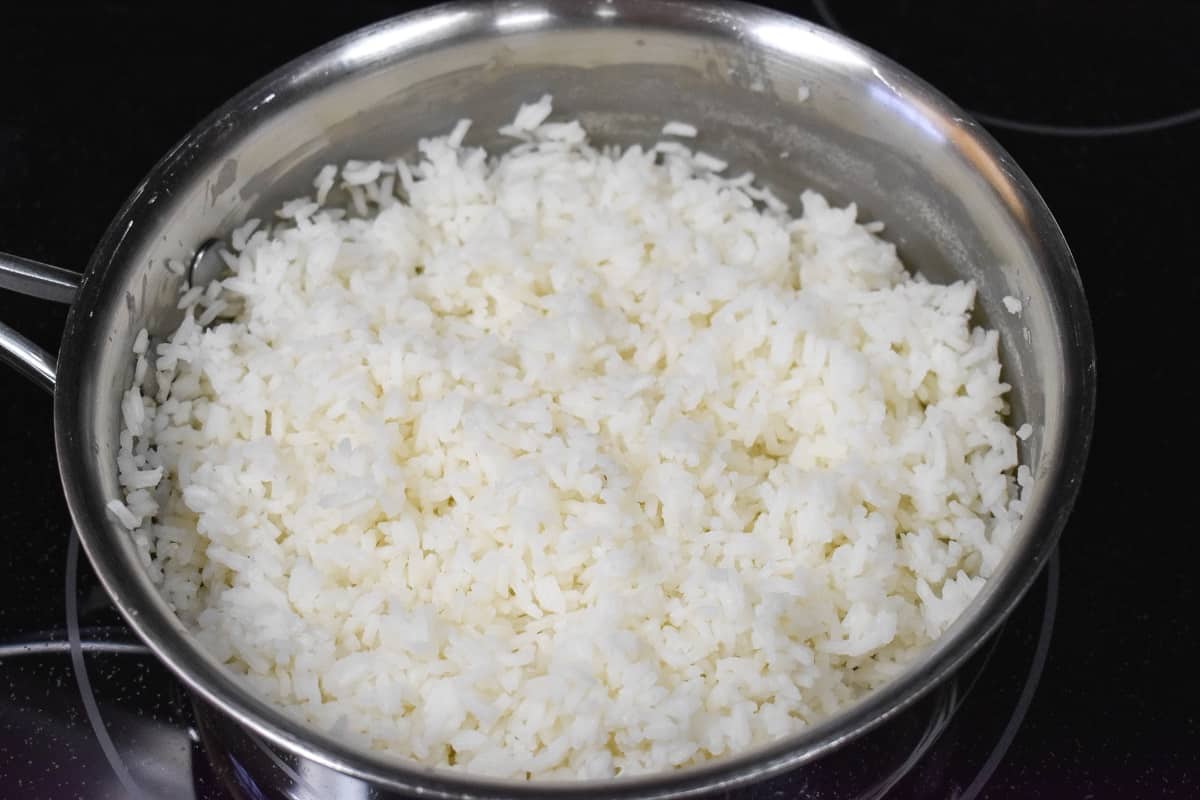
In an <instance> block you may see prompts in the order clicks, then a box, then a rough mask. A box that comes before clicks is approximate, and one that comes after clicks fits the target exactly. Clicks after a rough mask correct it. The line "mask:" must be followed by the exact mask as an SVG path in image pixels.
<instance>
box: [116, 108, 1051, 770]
mask: <svg viewBox="0 0 1200 800" xmlns="http://www.w3.org/2000/svg"><path fill="white" fill-rule="evenodd" d="M550 111H551V109H550V101H549V98H543V99H542V100H541V101H539V102H538V103H533V104H530V105H527V106H524V107H522V108H521V110H520V112H519V113H518V114H517V116H516V119H515V121H514V122H513V123H512V125H510V126H508V127H506V128H505V129H504V130H505V131H507V132H508V133H510V134H511V135H513V136H515V137H517V138H518V139H520V140H521V143H520V144H518V146H517V147H516V148H515V149H514V150H512V151H511V152H509V153H507V154H505V155H504V156H502V157H500V158H499V159H492V160H489V159H488V157H487V155H486V154H485V153H484V152H483V151H481V150H479V149H475V148H470V147H464V146H463V145H462V139H463V136H464V135H465V134H466V133H467V124H466V123H463V124H460V125H459V126H458V127H456V128H455V129H454V132H453V133H451V134H450V135H449V136H447V137H443V138H438V139H430V140H427V141H424V142H422V143H421V145H420V153H421V156H420V160H419V162H418V163H412V164H406V163H402V162H401V163H386V162H351V163H349V164H347V165H345V166H344V167H342V168H341V169H340V170H339V169H336V168H333V167H326V168H325V169H323V170H322V171H321V172H320V174H319V175H318V176H317V178H316V180H315V182H314V197H304V198H299V199H297V200H295V201H292V202H290V203H288V204H286V205H285V206H284V207H283V208H282V209H281V210H280V212H279V215H278V216H279V219H278V220H276V221H275V222H274V223H273V224H268V225H260V224H259V223H257V222H253V221H252V222H251V223H247V224H246V225H245V226H244V227H241V228H239V229H238V230H237V231H235V232H234V233H233V236H232V245H233V252H232V253H231V254H230V257H229V259H228V260H229V262H230V265H231V274H230V275H229V277H227V278H225V279H224V280H222V281H220V282H219V284H217V285H215V288H210V289H208V290H203V289H201V287H194V288H190V289H186V290H185V291H184V292H183V295H182V298H181V303H182V305H183V306H184V307H185V308H186V309H187V317H186V318H185V320H184V322H183V324H182V325H181V326H180V327H179V329H178V330H176V331H175V332H174V333H173V334H171V335H170V336H169V337H168V338H167V339H166V340H165V341H162V342H161V343H158V344H157V345H152V346H151V348H150V350H149V352H147V353H146V354H145V355H143V354H142V351H143V350H145V347H146V341H145V339H144V337H142V336H139V337H138V341H137V343H136V344H135V352H136V353H137V356H136V360H137V373H138V375H145V374H147V373H148V372H153V375H152V376H148V378H147V383H146V385H147V386H154V387H156V388H155V390H154V391H153V392H152V393H150V392H149V390H147V393H146V394H143V391H142V386H141V385H140V384H139V385H135V386H133V387H132V388H131V389H130V390H129V392H128V394H127V396H126V398H125V401H124V403H123V404H122V413H123V415H124V421H125V430H124V432H123V433H122V434H121V442H120V455H119V457H118V467H119V474H120V480H121V483H122V486H123V487H124V490H125V496H124V497H123V498H121V499H114V500H113V502H112V503H111V504H110V506H109V507H110V509H111V510H112V513H113V514H114V516H115V517H116V518H117V519H118V520H119V521H120V522H122V523H123V524H125V525H126V527H128V528H130V529H131V532H132V536H133V538H134V540H135V542H136V543H137V545H138V548H139V550H140V552H141V554H142V557H143V560H144V562H145V565H146V569H147V570H148V571H149V572H150V574H151V575H152V576H153V579H154V580H155V581H156V582H157V584H158V585H159V587H160V588H161V591H162V594H163V596H164V597H165V598H166V599H167V600H168V601H169V603H170V604H171V606H172V607H173V608H174V609H175V610H176V611H177V612H178V614H179V615H180V617H181V618H182V619H183V620H184V621H185V623H186V624H187V625H188V626H189V627H190V628H191V629H192V630H193V631H195V633H196V635H197V636H198V637H199V639H200V640H201V642H202V643H203V645H204V646H205V647H206V648H208V649H209V650H210V651H211V652H212V653H213V654H215V656H216V657H217V658H219V659H220V660H221V661H223V662H224V663H226V664H227V665H228V666H229V668H230V669H231V670H233V671H234V672H236V673H237V674H238V675H240V676H242V677H243V678H244V680H245V681H246V682H247V683H248V684H249V685H250V686H252V687H253V688H254V689H255V690H257V691H258V692H261V693H262V694H263V695H264V696H267V697H269V698H271V699H272V700H273V701H274V702H275V703H277V704H279V705H280V706H282V707H284V708H286V709H287V710H288V711H289V712H291V713H293V714H294V715H296V716H297V717H299V718H302V719H305V720H308V721H309V722H310V723H311V724H313V725H315V726H317V727H320V728H323V729H326V730H333V731H336V732H337V735H338V736H340V737H342V738H345V739H348V740H351V741H355V742H358V743H360V744H361V745H362V746H363V747H368V748H372V749H375V750H380V751H386V752H388V753H391V754H394V755H396V756H398V757H403V758H409V759H415V760H417V761H420V762H423V763H426V764H432V765H439V766H453V767H455V768H458V769H465V770H469V771H472V772H478V773H490V774H493V775H506V776H517V777H521V778H525V777H560V778H561V777H570V778H576V777H579V778H582V777H598V776H612V775H616V774H630V773H640V772H646V771H650V770H661V769H668V768H672V767H680V766H684V765H688V764H693V763H697V762H701V761H704V760H706V759H710V758H713V757H718V756H722V755H725V754H728V753H733V752H737V751H740V750H744V749H745V748H748V747H750V746H752V745H754V744H756V743H760V742H765V741H767V740H770V739H773V738H776V737H779V736H783V735H785V734H788V733H791V732H794V731H797V730H799V729H800V728H803V727H804V726H806V725H809V724H811V723H812V722H814V721H816V720H819V719H822V718H824V717H826V716H828V715H829V714H831V713H832V712H834V711H835V710H837V709H839V708H842V707H843V706H845V705H847V704H848V703H851V702H853V701H855V700H856V699H858V698H860V697H862V696H863V695H864V694H865V693H867V692H869V691H871V690H872V689H874V688H876V687H878V686H880V685H881V684H884V683H886V682H887V681H889V680H890V679H891V678H893V677H894V676H895V675H897V674H898V673H899V672H900V671H901V670H902V669H903V668H904V666H905V664H906V663H908V662H909V661H910V660H911V659H912V658H913V657H914V655H915V654H917V653H918V652H919V651H920V650H921V649H922V648H924V647H925V646H926V645H928V644H929V642H930V641H932V640H933V639H934V638H936V637H937V636H938V635H939V634H941V633H942V632H943V631H944V630H945V629H946V627H947V626H948V625H949V624H950V623H951V622H952V621H953V620H954V619H955V617H956V616H958V614H959V613H960V612H961V611H962V610H963V608H964V607H965V606H966V605H967V604H968V602H969V601H970V600H971V598H972V597H973V596H974V595H975V593H976V592H977V591H978V590H979V588H980V586H981V584H982V583H983V581H984V579H985V578H986V577H987V576H988V575H989V574H990V573H991V572H992V571H993V570H994V569H995V568H996V566H997V564H998V563H999V562H1000V560H1001V558H1002V555H1003V553H1004V550H1005V546H1006V544H1007V543H1008V541H1009V540H1010V538H1011V536H1012V534H1013V531H1014V527H1015V525H1016V523H1017V521H1018V518H1019V516H1020V513H1021V509H1022V503H1021V500H1020V499H1018V494H1019V491H1020V489H1019V487H1018V482H1017V481H1016V480H1015V478H1014V468H1015V467H1016V466H1017V440H1016V438H1015V436H1014V434H1013V431H1012V430H1010V428H1009V427H1008V426H1007V425H1006V423H1005V421H1004V418H1003V415H1004V413H1005V412H1006V405H1005V400H1004V396H1005V392H1006V391H1007V388H1008V387H1007V386H1006V385H1005V384H1003V383H1001V381H1000V362H999V360H998V356H997V334H996V333H995V332H993V331H988V330H983V329H980V328H973V327H972V326H971V323H970V321H969V315H970V311H971V308H972V303H973V301H974V295H975V289H974V287H973V286H972V285H971V284H969V283H956V284H953V285H950V286H939V285H934V284H930V283H928V282H926V281H925V280H923V279H922V278H920V277H918V276H913V275H911V274H909V273H907V272H906V271H905V269H904V267H903V265H902V264H901V263H900V261H899V260H898V258H897V257H896V251H895V249H894V248H893V246H892V245H890V244H888V243H887V242H885V241H883V240H882V239H880V238H878V237H877V236H876V231H878V229H879V227H880V226H878V225H874V226H871V227H866V226H864V225H861V224H857V223H856V222H855V215H856V212H855V208H854V207H853V206H851V207H849V208H831V207H830V206H829V204H828V203H827V202H826V201H825V200H824V199H823V198H822V197H821V196H819V195H817V194H814V193H811V192H809V193H805V194H804V195H803V197H802V198H801V204H802V213H801V214H800V215H799V216H797V217H795V218H792V217H791V216H789V215H788V213H787V211H786V208H785V207H784V206H783V203H782V202H781V201H779V200H778V199H777V198H775V197H774V195H770V194H769V193H767V192H766V191H765V190H763V189H761V188H756V187H755V186H754V185H753V183H752V178H751V177H745V176H743V178H740V179H739V178H734V179H726V178H721V177H717V176H716V175H715V174H714V173H716V172H719V171H721V170H723V169H724V167H725V163H724V162H723V161H721V160H720V159H717V158H715V157H714V156H710V155H705V154H693V153H692V152H691V151H690V150H688V149H687V148H686V147H684V146H683V145H681V144H679V143H678V142H674V143H672V145H673V146H671V147H667V148H665V149H664V148H651V149H649V150H647V149H643V148H641V147H632V148H630V149H628V150H625V151H623V152H619V151H616V150H613V149H603V150H599V149H596V148H594V147H593V146H592V145H590V144H589V143H588V142H587V141H586V137H585V134H584V132H583V129H582V128H581V127H580V126H579V125H578V124H577V123H562V122H547V119H548V117H549V116H550ZM664 132H667V131H664ZM670 132H673V133H675V134H677V135H686V132H685V131H684V130H683V129H682V128H680V127H679V126H678V125H676V126H675V127H674V129H673V130H672V131H670ZM339 193H344V194H345V196H346V197H347V198H349V200H348V205H349V211H348V212H347V211H344V210H343V208H344V206H341V207H337V208H327V207H324V206H323V205H322V204H323V203H324V202H325V201H326V197H327V196H337V195H338V194H339ZM768 198H769V199H768ZM756 199H757V200H758V201H759V202H758V203H757V204H756V202H755V200H756ZM214 309H215V310H214ZM210 322H212V323H214V324H212V325H209V326H207V327H206V323H210ZM149 377H153V378H154V379H155V380H154V381H153V382H151V381H150V380H149ZM1029 483H1030V476H1029V471H1028V469H1026V468H1024V467H1022V469H1021V471H1020V484H1021V485H1024V486H1028V484H1029Z"/></svg>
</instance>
